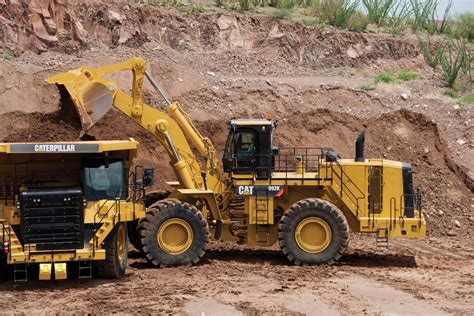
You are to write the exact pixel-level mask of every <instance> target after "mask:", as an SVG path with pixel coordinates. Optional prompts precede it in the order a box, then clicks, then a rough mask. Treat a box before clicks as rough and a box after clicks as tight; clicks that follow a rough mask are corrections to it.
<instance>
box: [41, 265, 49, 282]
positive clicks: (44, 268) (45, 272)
mask: <svg viewBox="0 0 474 316" xmlns="http://www.w3.org/2000/svg"><path fill="white" fill-rule="evenodd" d="M38 279H39V280H42V281H46V280H51V263H40V265H39V278H38Z"/></svg>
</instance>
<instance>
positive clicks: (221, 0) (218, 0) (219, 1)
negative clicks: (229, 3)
mask: <svg viewBox="0 0 474 316" xmlns="http://www.w3.org/2000/svg"><path fill="white" fill-rule="evenodd" d="M215 3H216V6H218V7H222V6H223V5H224V0H215Z"/></svg>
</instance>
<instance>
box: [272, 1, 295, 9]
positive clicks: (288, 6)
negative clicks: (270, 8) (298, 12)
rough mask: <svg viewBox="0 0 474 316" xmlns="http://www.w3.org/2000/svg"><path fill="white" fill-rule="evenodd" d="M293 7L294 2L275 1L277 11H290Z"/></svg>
mask: <svg viewBox="0 0 474 316" xmlns="http://www.w3.org/2000/svg"><path fill="white" fill-rule="evenodd" d="M294 6H295V0H277V3H276V7H277V8H278V9H291V8H293V7H294Z"/></svg>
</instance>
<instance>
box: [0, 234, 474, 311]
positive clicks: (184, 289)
mask: <svg viewBox="0 0 474 316" xmlns="http://www.w3.org/2000/svg"><path fill="white" fill-rule="evenodd" d="M374 243H375V241H374V239H372V238H368V237H357V238H353V240H352V241H351V247H350V249H349V251H348V252H347V254H346V255H345V256H344V257H343V258H342V259H341V261H339V262H338V263H337V264H336V265H334V266H330V267H327V266H321V267H295V266H291V265H289V264H288V262H287V260H286V258H285V257H284V256H283V255H282V254H281V253H280V251H278V250H276V249H275V250H268V249H247V248H244V247H239V246H233V245H227V244H225V245H216V244H214V245H213V246H212V247H211V250H210V251H209V252H208V254H207V256H206V258H205V260H204V261H203V262H202V263H201V264H199V265H198V266H194V267H191V268H186V267H183V268H166V269H156V268H153V267H151V266H149V265H148V264H147V263H145V260H144V259H143V258H141V257H140V256H139V254H138V253H137V252H132V253H131V254H130V256H131V258H130V262H129V269H128V270H127V275H126V276H125V277H124V278H123V279H122V280H116V281H115V280H113V281H110V280H68V281H62V282H53V283H47V282H46V283H45V282H39V281H31V282H28V283H27V284H13V283H11V282H7V283H2V284H0V293H1V295H2V298H3V300H4V303H3V311H4V312H5V311H15V312H19V313H27V314H28V313H34V314H37V313H58V312H66V313H69V312H77V313H102V312H103V313H112V312H113V313H186V314H190V315H203V314H204V315H224V314H225V315H241V314H262V313H265V314H275V313H285V314H310V315H316V314H324V315H344V314H369V315H374V314H376V315H394V314H404V315H445V314H465V315H468V314H472V313H474V307H473V304H472V302H473V299H474V290H473V289H474V287H473V285H474V263H473V262H474V261H473V259H474V258H473V257H474V256H473V250H474V249H473V247H472V244H471V245H468V244H462V243H455V244H452V243H450V242H449V241H448V240H445V239H442V238H441V239H440V238H427V239H425V240H422V241H397V242H394V243H393V244H391V245H390V247H389V249H382V250H381V249H376V248H375V246H374Z"/></svg>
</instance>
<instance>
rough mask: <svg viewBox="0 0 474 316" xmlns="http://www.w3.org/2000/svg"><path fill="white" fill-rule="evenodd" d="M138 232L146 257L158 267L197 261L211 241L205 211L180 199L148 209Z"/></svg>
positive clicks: (163, 201) (164, 202)
mask: <svg viewBox="0 0 474 316" xmlns="http://www.w3.org/2000/svg"><path fill="white" fill-rule="evenodd" d="M138 232H139V234H140V237H141V243H142V245H143V252H144V254H145V256H146V258H147V259H148V261H149V262H150V263H152V264H153V265H155V266H159V267H168V266H181V265H192V264H196V263H198V262H199V260H201V258H202V257H203V256H204V254H205V253H206V250H207V245H208V243H209V226H208V224H207V221H206V220H205V219H204V217H203V215H202V213H201V212H200V211H199V210H198V209H197V208H196V207H195V206H193V205H190V204H189V203H186V202H182V201H180V200H178V199H165V200H162V201H159V202H157V203H155V204H153V205H152V206H151V207H150V208H148V209H147V214H146V216H145V218H143V220H142V221H141V222H140V225H139V227H138Z"/></svg>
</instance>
